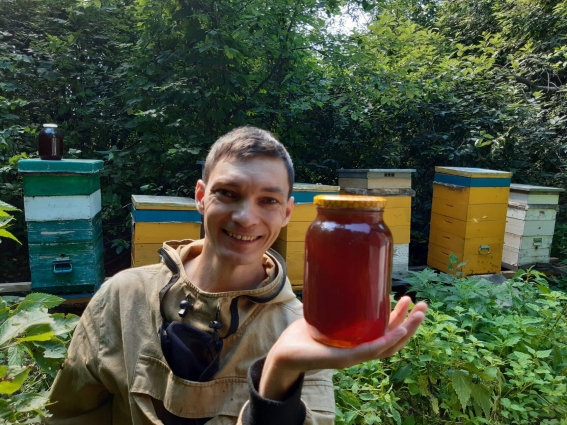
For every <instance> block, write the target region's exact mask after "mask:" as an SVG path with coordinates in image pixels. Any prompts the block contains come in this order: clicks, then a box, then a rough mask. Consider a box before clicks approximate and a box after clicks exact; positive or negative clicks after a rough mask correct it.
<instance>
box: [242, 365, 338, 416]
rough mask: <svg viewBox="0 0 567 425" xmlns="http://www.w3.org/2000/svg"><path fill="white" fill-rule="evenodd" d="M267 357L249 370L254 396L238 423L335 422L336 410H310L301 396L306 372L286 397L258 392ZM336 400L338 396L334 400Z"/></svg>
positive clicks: (250, 388) (250, 386)
mask: <svg viewBox="0 0 567 425" xmlns="http://www.w3.org/2000/svg"><path fill="white" fill-rule="evenodd" d="M264 361H265V358H264V359H260V360H258V361H256V362H255V363H254V364H253V365H252V366H251V367H250V369H249V371H248V386H249V390H250V399H249V401H248V402H247V403H246V404H245V405H244V407H243V408H242V411H241V412H240V417H239V418H238V423H237V425H260V424H268V423H269V424H270V425H303V424H304V425H308V424H318V425H331V424H334V414H332V413H330V412H316V411H312V410H310V409H309V408H308V407H307V406H306V404H305V403H304V402H303V401H302V400H301V392H302V388H303V376H301V377H300V378H299V379H298V380H297V382H296V383H295V384H294V385H293V387H292V388H291V389H290V392H289V394H288V396H287V398H286V399H285V400H282V401H275V400H269V399H266V398H263V397H262V396H260V394H259V393H258V388H259V386H260V378H261V376H262V370H263V367H264ZM330 401H331V402H332V403H334V399H333V400H330Z"/></svg>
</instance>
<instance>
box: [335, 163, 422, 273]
mask: <svg viewBox="0 0 567 425" xmlns="http://www.w3.org/2000/svg"><path fill="white" fill-rule="evenodd" d="M415 171H416V170H415V169H413V168H406V169H387V168H382V169H360V170H356V169H353V170H338V172H339V185H340V188H341V193H344V194H349V195H365V196H381V197H383V198H386V200H387V203H386V208H385V209H384V222H385V223H386V225H387V226H388V228H389V229H390V231H391V232H392V237H393V239H394V258H393V267H392V275H393V276H394V277H398V278H401V277H403V276H405V274H406V273H407V270H408V264H409V243H410V229H411V198H412V197H413V196H415V191H414V190H412V189H411V176H412V173H414V172H415Z"/></svg>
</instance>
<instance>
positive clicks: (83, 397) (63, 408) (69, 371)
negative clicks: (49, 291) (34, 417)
mask: <svg viewBox="0 0 567 425" xmlns="http://www.w3.org/2000/svg"><path fill="white" fill-rule="evenodd" d="M98 299H100V298H98V297H96V296H95V297H94V298H93V299H92V300H91V302H90V303H89V305H88V306H87V308H86V309H85V312H84V313H83V315H82V317H81V320H80V321H79V324H78V325H77V328H76V329H75V333H74V335H73V339H72V340H71V344H70V345H69V351H68V356H67V359H66V360H65V362H64V363H63V366H62V368H61V370H60V371H59V373H58V374H57V377H56V378H55V382H54V383H53V386H52V387H51V392H50V397H49V398H50V402H51V403H53V404H51V405H49V406H48V409H49V411H50V413H51V414H52V415H53V416H51V417H50V418H47V419H46V420H45V423H47V424H52V425H67V424H81V425H91V424H92V425H100V424H110V423H112V395H111V394H110V392H109V391H108V390H107V389H106V388H105V386H104V385H103V384H102V383H101V381H100V379H99V378H98V368H99V364H98V349H99V326H98V324H97V321H96V314H95V311H96V308H97V304H98V302H97V301H98Z"/></svg>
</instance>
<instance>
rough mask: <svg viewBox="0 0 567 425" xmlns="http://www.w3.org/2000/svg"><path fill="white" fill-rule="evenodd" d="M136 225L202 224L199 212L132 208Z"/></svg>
mask: <svg viewBox="0 0 567 425" xmlns="http://www.w3.org/2000/svg"><path fill="white" fill-rule="evenodd" d="M132 219H133V220H134V222H135V223H200V222H201V214H199V212H198V211H187V210H136V209H135V208H134V207H133V206H132Z"/></svg>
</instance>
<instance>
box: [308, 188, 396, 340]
mask: <svg viewBox="0 0 567 425" xmlns="http://www.w3.org/2000/svg"><path fill="white" fill-rule="evenodd" d="M313 202H314V204H315V205H317V218H316V219H315V221H314V222H313V223H312V224H311V226H310V227H309V229H308V230H307V234H306V237H305V274H304V286H303V306H304V312H305V320H306V321H307V323H308V325H309V331H310V333H311V336H312V337H313V338H314V339H316V340H317V341H319V342H322V343H324V344H327V345H333V346H337V347H354V346H356V345H359V344H362V343H364V342H368V341H372V340H374V339H377V338H379V337H381V336H382V335H384V333H385V331H386V328H387V326H388V322H389V318H390V285H391V280H392V259H393V246H394V245H393V241H392V234H391V233H390V230H389V229H388V227H387V226H386V224H385V223H384V221H383V219H382V213H383V210H384V206H385V205H386V199H384V198H379V197H373V196H348V195H318V196H316V197H315V199H314V201H313Z"/></svg>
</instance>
